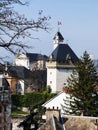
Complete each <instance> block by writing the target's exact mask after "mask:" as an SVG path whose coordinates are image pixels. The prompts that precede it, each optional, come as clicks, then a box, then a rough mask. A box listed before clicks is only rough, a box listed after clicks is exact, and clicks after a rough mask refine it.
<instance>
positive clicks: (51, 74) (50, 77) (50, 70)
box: [47, 68, 56, 92]
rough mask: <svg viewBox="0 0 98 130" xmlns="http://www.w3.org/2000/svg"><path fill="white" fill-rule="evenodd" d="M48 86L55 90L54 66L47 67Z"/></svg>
mask: <svg viewBox="0 0 98 130" xmlns="http://www.w3.org/2000/svg"><path fill="white" fill-rule="evenodd" d="M48 85H49V86H50V87H51V89H52V92H56V68H47V86H48Z"/></svg>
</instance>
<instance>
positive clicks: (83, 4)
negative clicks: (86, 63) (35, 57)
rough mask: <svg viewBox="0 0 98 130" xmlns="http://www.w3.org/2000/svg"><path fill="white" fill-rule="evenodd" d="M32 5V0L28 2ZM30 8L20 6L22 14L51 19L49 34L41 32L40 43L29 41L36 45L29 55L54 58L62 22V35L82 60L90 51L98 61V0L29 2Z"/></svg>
mask: <svg viewBox="0 0 98 130" xmlns="http://www.w3.org/2000/svg"><path fill="white" fill-rule="evenodd" d="M25 1H28V0H25ZM29 3H30V5H29V6H26V7H24V6H22V7H21V6H20V7H18V9H17V10H18V11H19V12H20V13H22V14H23V13H24V14H26V16H27V17H29V18H36V17H37V13H38V11H39V10H43V14H44V15H46V16H51V20H50V28H51V30H49V33H46V32H44V31H40V32H37V33H36V34H35V35H36V37H39V39H40V40H29V41H28V43H29V44H30V45H31V43H32V45H33V47H34V48H33V49H32V50H29V52H36V53H42V54H46V55H50V53H51V52H52V51H53V37H54V35H55V33H56V32H57V30H58V25H57V23H58V21H61V22H62V25H61V26H60V32H61V33H62V35H63V37H64V39H65V43H66V41H67V40H68V42H67V43H68V44H69V46H70V47H71V48H72V49H73V51H74V52H75V53H76V54H77V56H78V57H80V56H82V55H83V52H84V51H85V50H86V51H87V52H88V53H90V54H92V55H94V56H95V59H97V58H98V47H97V46H98V0H29Z"/></svg>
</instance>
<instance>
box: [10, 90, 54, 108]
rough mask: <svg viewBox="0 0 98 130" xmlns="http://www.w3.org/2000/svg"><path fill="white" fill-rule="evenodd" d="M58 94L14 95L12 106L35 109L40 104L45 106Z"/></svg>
mask: <svg viewBox="0 0 98 130" xmlns="http://www.w3.org/2000/svg"><path fill="white" fill-rule="evenodd" d="M55 95H56V94H52V93H47V92H43V93H26V94H25V95H12V96H11V99H12V105H13V106H16V107H30V106H32V107H34V106H36V105H38V104H43V103H44V102H46V101H47V100H49V99H50V98H52V97H54V96H55Z"/></svg>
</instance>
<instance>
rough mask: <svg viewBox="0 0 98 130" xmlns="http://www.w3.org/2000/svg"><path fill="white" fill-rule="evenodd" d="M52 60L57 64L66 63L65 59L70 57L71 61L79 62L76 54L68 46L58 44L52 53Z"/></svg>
mask: <svg viewBox="0 0 98 130" xmlns="http://www.w3.org/2000/svg"><path fill="white" fill-rule="evenodd" d="M51 55H52V60H54V61H57V62H58V63H59V62H66V61H67V57H68V56H70V58H71V61H72V62H73V63H76V62H78V61H79V59H78V57H77V56H76V54H75V53H74V52H73V50H72V49H71V48H70V46H69V45H68V44H59V45H58V46H57V48H56V49H55V50H54V51H53V52H52V54H51Z"/></svg>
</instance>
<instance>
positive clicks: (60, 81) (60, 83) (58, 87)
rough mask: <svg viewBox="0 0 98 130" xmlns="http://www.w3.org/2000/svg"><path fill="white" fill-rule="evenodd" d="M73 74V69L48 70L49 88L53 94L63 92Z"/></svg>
mask: <svg viewBox="0 0 98 130" xmlns="http://www.w3.org/2000/svg"><path fill="white" fill-rule="evenodd" d="M71 73H72V69H56V68H47V86H48V85H50V86H51V89H52V92H53V93H55V92H60V91H62V88H63V87H65V84H66V85H67V79H68V77H69V76H70V74H71Z"/></svg>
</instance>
